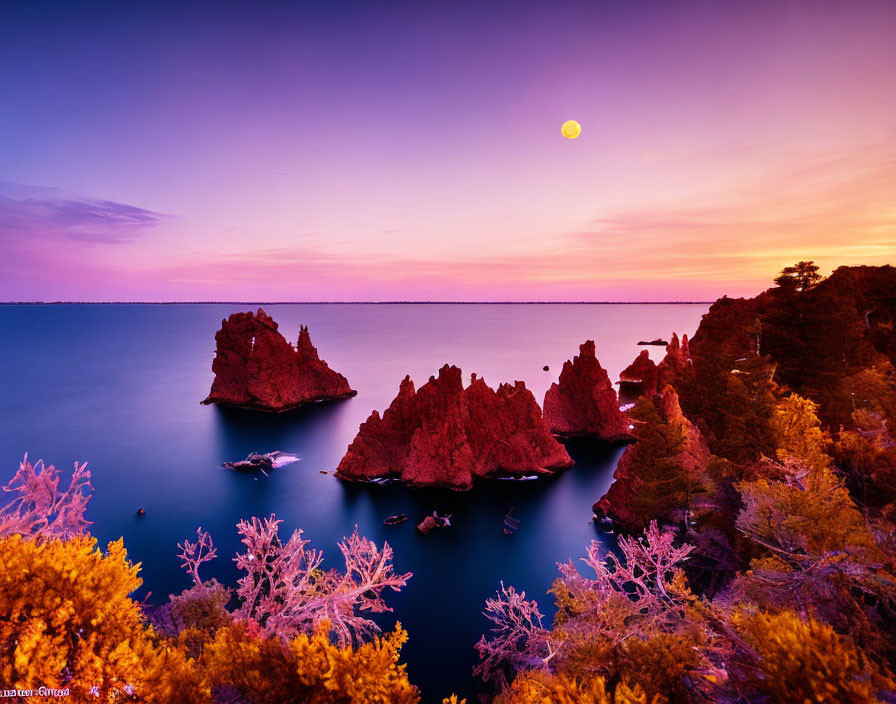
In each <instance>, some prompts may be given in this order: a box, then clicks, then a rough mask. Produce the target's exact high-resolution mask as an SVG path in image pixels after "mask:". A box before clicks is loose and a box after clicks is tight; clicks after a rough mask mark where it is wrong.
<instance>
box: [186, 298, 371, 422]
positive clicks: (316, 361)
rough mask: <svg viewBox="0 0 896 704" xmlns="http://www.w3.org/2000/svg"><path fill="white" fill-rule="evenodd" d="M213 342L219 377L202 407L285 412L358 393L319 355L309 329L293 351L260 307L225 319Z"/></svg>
mask: <svg viewBox="0 0 896 704" xmlns="http://www.w3.org/2000/svg"><path fill="white" fill-rule="evenodd" d="M215 342H216V343H217V347H216V349H215V359H214V362H212V371H213V372H214V373H215V379H214V381H213V382H212V389H211V392H210V393H209V395H208V398H207V399H205V401H203V403H206V404H208V403H218V404H222V405H227V406H239V407H243V408H251V409H255V410H260V411H287V410H289V409H292V408H297V407H299V406H303V405H305V404H308V403H315V402H318V401H330V400H333V399H338V398H347V397H349V396H354V395H355V394H356V393H357V392H356V391H353V390H352V388H351V387H350V386H349V385H348V381H347V380H346V378H345V377H344V376H342V374H339V373H338V372H335V371H333V370H332V369H330V367H329V366H327V363H326V362H325V361H323V360H322V359H321V358H320V357H319V356H318V354H317V349H315V347H314V345H312V344H311V337H310V336H309V334H308V328H307V327H305V326H304V325H303V326H301V328H300V331H299V339H298V343H297V345H296V346H295V347H293V346H292V345H291V344H290V343H289V342H287V340H286V338H285V337H283V335H282V334H281V333H280V332H279V331H278V329H277V323H276V322H274V320H273V319H272V318H271V317H270V316H269V315H267V314H266V313H265V312H264V311H263V310H262V309H261V308H259V309H258V312H257V313H234V314H232V315H231V316H230V317H229V318H228V319H227V320H224V321H222V322H221V329H220V330H218V332H217V334H216V335H215Z"/></svg>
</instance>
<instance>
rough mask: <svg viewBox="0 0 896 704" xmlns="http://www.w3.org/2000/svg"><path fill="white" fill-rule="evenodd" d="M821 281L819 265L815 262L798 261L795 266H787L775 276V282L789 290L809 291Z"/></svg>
mask: <svg viewBox="0 0 896 704" xmlns="http://www.w3.org/2000/svg"><path fill="white" fill-rule="evenodd" d="M819 281H821V274H819V273H818V266H817V265H816V264H815V262H811V261H809V262H798V263H797V264H796V265H794V266H786V267H784V269H783V270H782V271H781V273H780V274H778V275H777V276H776V277H775V283H776V284H778V286H780V287H781V288H782V289H786V290H789V291H808V290H809V289H810V288H812V287H813V286H815V284H817V283H818V282H819Z"/></svg>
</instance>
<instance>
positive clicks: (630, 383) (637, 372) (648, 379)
mask: <svg viewBox="0 0 896 704" xmlns="http://www.w3.org/2000/svg"><path fill="white" fill-rule="evenodd" d="M656 387H657V369H656V364H654V362H653V360H652V359H651V358H650V353H649V352H648V351H647V350H641V352H640V354H638V356H637V357H635V361H634V362H632V363H631V364H629V365H628V366H627V367H626V368H625V369H623V370H622V373H620V374H619V390H620V395H621V392H622V391H623V390H626V391H630V392H632V393H633V394H634V395H635V396H653V395H654V394H656V391H657V388H656Z"/></svg>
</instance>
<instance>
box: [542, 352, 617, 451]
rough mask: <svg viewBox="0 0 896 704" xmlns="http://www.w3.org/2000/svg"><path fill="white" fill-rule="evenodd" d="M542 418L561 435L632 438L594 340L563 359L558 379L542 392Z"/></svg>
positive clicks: (607, 440)
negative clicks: (575, 353) (543, 394)
mask: <svg viewBox="0 0 896 704" xmlns="http://www.w3.org/2000/svg"><path fill="white" fill-rule="evenodd" d="M544 420H545V422H546V423H547V424H548V427H550V429H551V432H553V433H555V434H556V435H562V436H564V437H595V438H599V439H601V440H604V441H606V442H627V441H629V440H632V439H633V435H632V433H631V430H630V429H629V425H630V422H629V420H628V418H627V417H626V416H625V414H624V413H623V412H622V411H620V410H619V399H618V398H617V397H616V390H615V389H614V388H613V384H611V383H610V377H609V376H608V375H607V372H606V370H604V368H603V367H602V366H600V362H598V361H597V356H596V355H595V351H594V340H588V341H586V342H585V343H584V344H583V345H581V346H580V347H579V354H578V355H577V356H576V357H574V358H573V359H572V361H569V360H567V361H566V362H564V363H563V370H562V371H561V372H560V381H559V383H556V382H555V383H554V384H552V385H551V388H550V389H548V391H547V393H546V394H545V396H544Z"/></svg>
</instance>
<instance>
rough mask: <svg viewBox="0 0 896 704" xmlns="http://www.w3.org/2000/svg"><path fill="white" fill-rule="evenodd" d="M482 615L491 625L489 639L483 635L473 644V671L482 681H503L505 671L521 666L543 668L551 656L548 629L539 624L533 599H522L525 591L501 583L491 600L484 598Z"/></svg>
mask: <svg viewBox="0 0 896 704" xmlns="http://www.w3.org/2000/svg"><path fill="white" fill-rule="evenodd" d="M483 613H484V614H485V616H486V617H487V618H488V619H489V620H490V621H491V622H492V624H494V625H493V626H492V628H491V634H492V638H491V640H486V638H485V636H482V637H481V638H480V639H479V642H478V643H477V644H476V651H477V652H478V653H479V657H480V659H481V660H482V662H480V663H479V664H478V665H477V666H476V667H475V668H474V669H473V674H474V675H478V676H481V677H482V679H483V680H485V681H486V682H488V681H489V680H496V681H497V682H498V684H499V686H500V687H502V688H503V687H504V686H506V684H507V674H508V673H509V674H514V673H516V672H517V671H519V670H522V669H529V668H533V667H545V666H546V665H547V663H548V661H549V660H550V659H551V658H552V657H553V656H554V653H555V650H554V645H555V644H554V642H553V640H552V634H551V631H549V630H548V629H546V628H544V626H543V625H542V618H543V616H542V614H541V612H540V611H539V610H538V604H537V603H536V602H535V601H527V600H526V592H518V591H516V589H514V588H513V587H512V586H511V587H505V586H504V583H503V582H502V583H501V591H500V592H498V596H497V598H495V599H486V601H485V611H484V612H483Z"/></svg>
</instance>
